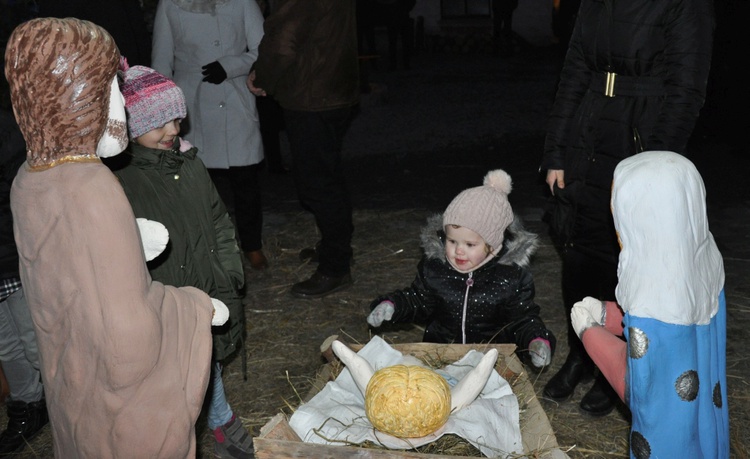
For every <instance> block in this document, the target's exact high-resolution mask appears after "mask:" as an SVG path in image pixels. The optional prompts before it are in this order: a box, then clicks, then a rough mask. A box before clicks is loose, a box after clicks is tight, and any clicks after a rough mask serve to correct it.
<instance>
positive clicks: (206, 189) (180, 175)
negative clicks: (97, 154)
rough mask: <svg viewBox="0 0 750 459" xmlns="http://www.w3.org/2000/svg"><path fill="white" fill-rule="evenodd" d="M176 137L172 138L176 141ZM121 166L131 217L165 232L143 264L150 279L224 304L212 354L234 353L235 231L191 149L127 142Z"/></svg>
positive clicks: (237, 333) (239, 274)
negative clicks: (157, 250)
mask: <svg viewBox="0 0 750 459" xmlns="http://www.w3.org/2000/svg"><path fill="white" fill-rule="evenodd" d="M176 141H177V140H176ZM128 149H129V153H130V154H126V153H123V154H122V155H120V156H122V157H123V158H125V159H128V160H129V163H128V164H127V165H125V166H124V167H121V168H120V167H118V166H119V165H114V166H113V165H111V164H109V163H108V164H109V165H110V167H112V169H114V170H113V172H114V173H115V175H116V176H117V177H118V178H119V179H120V183H121V184H122V187H123V189H124V190H125V194H126V195H127V197H128V200H129V201H130V204H131V206H132V207H133V213H134V214H135V216H136V217H141V218H147V219H149V220H155V221H158V222H160V223H162V224H164V226H166V227H167V230H168V231H169V243H168V245H167V248H166V249H165V250H164V252H163V253H162V254H161V255H160V256H158V257H156V258H155V259H153V260H152V261H150V262H149V263H148V268H149V272H150V273H151V277H152V278H153V279H154V280H157V281H159V282H162V283H164V284H167V285H175V286H191V287H196V288H199V289H201V290H203V291H204V292H206V293H208V295H209V296H211V297H212V298H217V299H219V300H221V301H223V302H224V304H226V306H227V307H228V308H229V322H228V323H227V324H226V325H224V326H222V327H219V328H217V327H214V328H213V331H214V357H215V358H216V359H217V360H223V359H225V358H227V357H229V356H230V355H231V354H233V353H234V352H235V351H236V350H237V349H238V348H239V346H240V344H241V341H242V339H243V337H242V333H243V330H244V314H243V308H242V300H241V298H240V293H239V290H240V289H241V288H242V287H243V284H244V281H245V275H244V272H243V269H242V258H241V253H240V249H239V246H238V245H237V240H236V239H235V229H234V225H233V224H232V221H231V219H230V217H229V214H228V213H227V210H226V207H225V206H224V204H223V202H222V201H221V198H220V197H219V194H218V192H217V191H216V188H214V185H213V182H212V181H211V177H210V176H209V175H208V171H207V170H206V167H205V166H204V165H203V162H202V161H201V160H200V159H199V158H197V157H196V154H197V149H196V148H195V147H193V148H191V149H189V150H187V151H184V152H179V151H174V150H156V149H152V148H147V147H144V146H142V145H139V144H137V143H135V142H131V143H130V146H129V147H128Z"/></svg>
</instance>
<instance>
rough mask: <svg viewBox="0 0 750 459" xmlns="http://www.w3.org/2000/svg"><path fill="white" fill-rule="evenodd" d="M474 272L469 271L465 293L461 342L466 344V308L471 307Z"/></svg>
mask: <svg viewBox="0 0 750 459" xmlns="http://www.w3.org/2000/svg"><path fill="white" fill-rule="evenodd" d="M473 275H474V272H473V271H472V272H470V273H469V277H468V278H466V293H464V308H463V311H462V313H461V344H466V310H467V309H468V307H469V290H470V289H471V286H472V285H474V279H472V276H473Z"/></svg>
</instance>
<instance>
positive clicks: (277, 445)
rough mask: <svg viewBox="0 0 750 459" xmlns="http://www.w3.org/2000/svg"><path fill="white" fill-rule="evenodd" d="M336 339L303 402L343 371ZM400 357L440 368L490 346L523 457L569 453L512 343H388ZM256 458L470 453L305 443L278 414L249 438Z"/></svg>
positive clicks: (425, 457)
mask: <svg viewBox="0 0 750 459" xmlns="http://www.w3.org/2000/svg"><path fill="white" fill-rule="evenodd" d="M334 338H335V337H331V338H329V339H327V340H326V341H325V342H324V343H323V345H321V352H322V354H323V356H324V357H326V359H328V360H329V362H328V363H327V364H325V365H323V367H322V368H321V369H320V371H319V372H318V374H317V376H316V378H315V381H314V382H313V387H312V388H311V390H310V392H309V393H308V394H307V396H306V397H305V399H304V401H305V402H306V401H308V400H310V399H311V398H312V397H313V396H315V395H316V394H317V393H318V392H320V391H321V390H322V389H323V387H324V386H325V385H326V384H327V383H328V382H329V381H333V380H334V379H335V378H336V376H338V373H339V372H340V371H341V368H342V364H341V362H339V361H338V360H336V359H335V356H333V353H332V352H330V343H331V342H332V341H333V339H334ZM391 346H392V347H393V348H394V349H396V350H398V351H399V352H401V353H402V354H404V355H413V356H415V357H417V358H419V359H421V360H423V361H424V362H425V363H426V364H427V365H429V366H432V367H434V368H440V367H443V366H445V365H448V364H450V363H453V362H455V361H457V360H459V359H460V358H461V357H463V356H464V355H465V354H466V353H467V352H468V351H469V350H472V349H474V350H477V351H480V352H486V351H487V350H488V349H491V348H495V349H497V350H498V359H497V363H496V364H495V371H497V372H498V374H500V376H502V377H503V378H505V379H506V380H507V381H508V382H509V383H510V385H511V388H512V389H513V393H514V394H515V395H516V397H517V398H518V405H519V410H520V424H521V425H520V427H521V438H522V441H523V447H524V453H525V454H526V456H525V457H528V458H544V459H561V458H567V457H568V456H567V455H566V454H565V453H564V452H563V451H562V450H560V448H559V447H558V444H557V438H555V434H554V432H553V431H552V426H551V425H550V423H549V419H548V418H547V414H546V413H545V412H544V409H543V408H542V406H541V404H540V403H539V400H538V399H537V397H536V393H535V392H534V387H533V386H532V384H531V382H530V381H529V378H528V375H527V373H526V371H525V370H524V368H523V365H522V364H521V362H520V361H519V360H518V357H516V355H515V353H514V351H515V345H513V344H433V343H408V344H394V345H391ZM349 347H350V348H351V349H352V350H354V351H359V350H360V349H361V348H362V345H354V344H351V345H349ZM253 442H254V447H255V456H256V457H257V458H258V459H284V458H330V459H396V458H398V459H402V458H406V459H430V458H433V459H440V458H446V457H450V458H454V459H456V458H458V459H469V456H456V455H445V454H426V453H420V452H416V451H409V450H387V449H376V448H366V447H361V446H356V445H353V446H337V445H321V444H315V443H305V442H303V441H302V440H301V439H300V438H299V436H297V434H296V433H295V432H294V430H293V429H292V428H291V427H290V426H289V423H288V419H287V416H286V415H285V414H284V413H279V414H277V415H276V416H274V417H273V418H272V419H271V420H270V421H268V423H266V425H264V426H263V427H262V428H261V430H260V435H259V436H258V437H256V438H254V439H253Z"/></svg>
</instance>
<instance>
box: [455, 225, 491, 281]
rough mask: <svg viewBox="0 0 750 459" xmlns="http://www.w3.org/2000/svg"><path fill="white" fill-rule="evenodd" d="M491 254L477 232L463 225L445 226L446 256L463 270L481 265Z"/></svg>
mask: <svg viewBox="0 0 750 459" xmlns="http://www.w3.org/2000/svg"><path fill="white" fill-rule="evenodd" d="M487 255H489V253H488V250H487V244H486V243H485V242H484V239H482V237H481V236H480V235H478V234H477V233H476V232H474V231H472V230H470V229H469V228H464V227H463V226H459V227H455V226H453V225H448V226H446V227H445V257H446V258H447V259H448V261H450V263H451V264H452V265H453V266H455V267H456V268H458V269H459V270H461V271H464V272H465V271H470V270H471V269H473V268H476V267H477V266H479V265H480V264H481V263H482V262H483V261H484V259H485V258H487Z"/></svg>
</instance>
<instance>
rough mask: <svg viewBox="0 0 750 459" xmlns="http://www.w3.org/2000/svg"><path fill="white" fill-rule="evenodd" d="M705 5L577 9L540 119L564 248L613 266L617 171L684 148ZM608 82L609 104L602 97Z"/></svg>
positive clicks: (703, 53)
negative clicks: (564, 229)
mask: <svg viewBox="0 0 750 459" xmlns="http://www.w3.org/2000/svg"><path fill="white" fill-rule="evenodd" d="M713 28H714V11H713V3H712V2H711V1H710V0H662V1H655V0H628V1H625V0H583V1H582V2H581V6H580V10H579V14H578V20H577V22H576V26H575V29H574V31H573V36H572V38H571V41H570V46H569V49H568V54H567V56H566V58H565V64H564V67H563V70H562V73H561V76H560V84H559V88H558V92H557V97H556V99H555V103H554V105H553V108H552V111H551V113H550V120H549V126H548V132H547V138H546V142H545V151H544V158H543V161H542V165H541V168H542V169H543V170H548V169H562V170H564V171H565V184H566V189H567V192H565V193H566V194H568V195H570V196H569V197H570V198H571V199H572V200H573V201H574V203H575V204H576V206H577V211H578V218H577V220H576V225H575V227H574V236H573V239H572V240H571V241H569V242H570V243H573V244H576V245H578V247H579V248H584V249H586V250H589V251H593V252H596V253H595V254H598V255H601V256H605V257H606V258H607V259H609V260H611V259H612V258H613V257H614V259H615V260H616V257H617V253H618V251H619V249H618V246H617V241H616V238H615V233H614V227H613V226H612V223H611V221H612V220H611V213H610V211H609V197H610V188H611V182H612V175H613V172H614V169H615V166H616V165H617V163H619V162H620V161H621V160H622V159H624V158H627V157H629V156H632V155H634V154H636V153H640V152H642V151H648V150H668V151H674V152H677V153H682V154H685V153H686V145H687V143H688V140H689V138H690V134H691V133H692V130H693V128H694V126H695V122H696V120H697V118H698V114H699V111H700V109H701V107H702V105H703V102H704V98H705V88H706V82H707V79H708V73H709V69H710V62H711V50H712V39H713ZM606 72H612V73H615V74H616V75H617V76H615V83H614V97H608V96H606V95H605V94H604V90H605V84H606Z"/></svg>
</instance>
